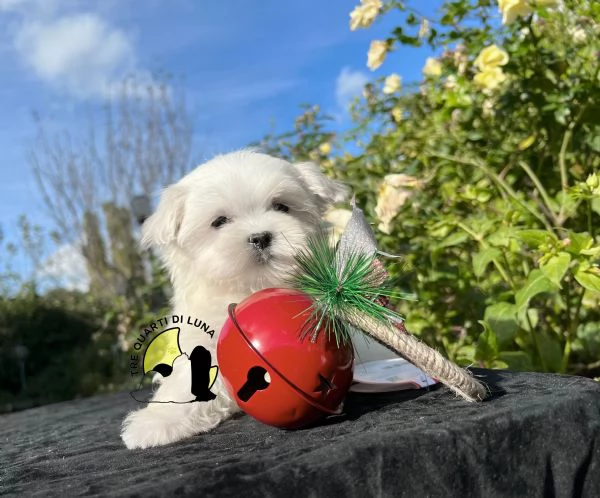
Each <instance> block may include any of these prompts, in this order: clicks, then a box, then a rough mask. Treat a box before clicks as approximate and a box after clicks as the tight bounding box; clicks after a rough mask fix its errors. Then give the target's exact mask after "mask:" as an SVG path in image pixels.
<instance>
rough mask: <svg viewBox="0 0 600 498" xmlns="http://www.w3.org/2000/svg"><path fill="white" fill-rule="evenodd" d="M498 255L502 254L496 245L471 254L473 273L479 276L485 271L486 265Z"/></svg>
mask: <svg viewBox="0 0 600 498" xmlns="http://www.w3.org/2000/svg"><path fill="white" fill-rule="evenodd" d="M500 256H502V252H501V251H500V249H498V248H497V247H488V248H487V249H484V250H483V251H479V252H478V253H477V254H475V256H473V273H475V276H476V277H478V278H479V277H481V276H482V275H483V274H484V273H485V269H486V267H487V265H488V264H489V263H490V262H491V261H493V260H494V259H496V258H499V257H500Z"/></svg>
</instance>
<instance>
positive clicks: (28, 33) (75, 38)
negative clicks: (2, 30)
mask: <svg viewBox="0 0 600 498" xmlns="http://www.w3.org/2000/svg"><path fill="white" fill-rule="evenodd" d="M77 9H81V5H80V4H79V3H78V2H74V1H73V0H43V1H42V0H0V13H2V12H6V14H4V15H7V16H11V17H12V19H13V22H12V23H11V29H10V30H9V31H8V32H7V33H6V34H8V35H9V37H10V39H11V44H12V49H14V50H15V51H16V53H17V54H18V55H19V57H20V59H21V61H22V63H23V65H24V66H25V67H26V68H27V69H29V70H30V71H31V72H32V73H33V74H34V75H35V76H37V77H38V78H39V79H40V80H41V81H43V82H45V83H47V84H48V85H50V86H52V87H53V88H55V89H57V90H60V91H66V92H67V93H69V94H71V95H73V96H75V97H79V98H84V99H85V98H90V97H100V98H110V97H112V96H113V95H114V93H115V91H116V87H117V86H118V85H119V84H120V83H122V82H123V80H124V79H125V78H128V77H133V78H134V79H135V80H136V81H138V82H140V83H142V84H145V85H147V84H149V83H150V82H152V77H151V75H150V74H149V72H148V71H145V70H143V69H142V68H140V67H139V66H138V64H137V61H136V53H135V47H134V44H133V41H132V39H131V37H130V36H129V35H128V33H127V32H126V31H124V30H123V29H121V28H119V27H117V26H114V25H112V24H111V23H110V21H109V20H108V19H107V18H106V17H104V16H103V15H102V14H100V13H97V12H93V13H92V12H81V10H79V11H78V10H77Z"/></svg>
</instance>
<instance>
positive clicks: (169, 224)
mask: <svg viewBox="0 0 600 498" xmlns="http://www.w3.org/2000/svg"><path fill="white" fill-rule="evenodd" d="M187 192H188V190H187V188H186V187H183V186H181V185H177V184H175V185H172V186H170V187H168V188H166V189H165V190H163V192H162V194H161V196H160V202H159V203H158V208H157V209H156V211H155V213H154V214H153V215H152V216H150V217H149V218H148V219H147V220H146V221H145V222H144V224H143V225H142V247H150V246H164V245H167V244H169V243H170V242H173V241H175V240H176V239H177V235H178V234H179V229H180V228H181V223H182V222H183V215H184V208H185V199H186V197H187Z"/></svg>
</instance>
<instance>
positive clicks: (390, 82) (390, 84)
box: [383, 74, 402, 94]
mask: <svg viewBox="0 0 600 498" xmlns="http://www.w3.org/2000/svg"><path fill="white" fill-rule="evenodd" d="M401 86H402V78H400V76H398V75H397V74H390V75H389V76H388V77H387V78H386V79H385V82H384V84H383V93H386V94H392V93H396V92H397V91H398V90H400V87H401Z"/></svg>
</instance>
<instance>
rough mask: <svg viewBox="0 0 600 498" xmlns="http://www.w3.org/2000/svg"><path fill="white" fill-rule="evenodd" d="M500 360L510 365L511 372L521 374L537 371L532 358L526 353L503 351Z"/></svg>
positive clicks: (499, 355) (499, 356)
mask: <svg viewBox="0 0 600 498" xmlns="http://www.w3.org/2000/svg"><path fill="white" fill-rule="evenodd" d="M498 359H500V360H501V361H503V362H504V363H506V364H507V365H508V368H509V369H510V370H517V371H519V372H531V371H533V370H535V368H534V367H533V362H532V361H531V358H530V357H529V355H528V354H527V353H526V352H525V351H501V352H500V353H499V354H498Z"/></svg>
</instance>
